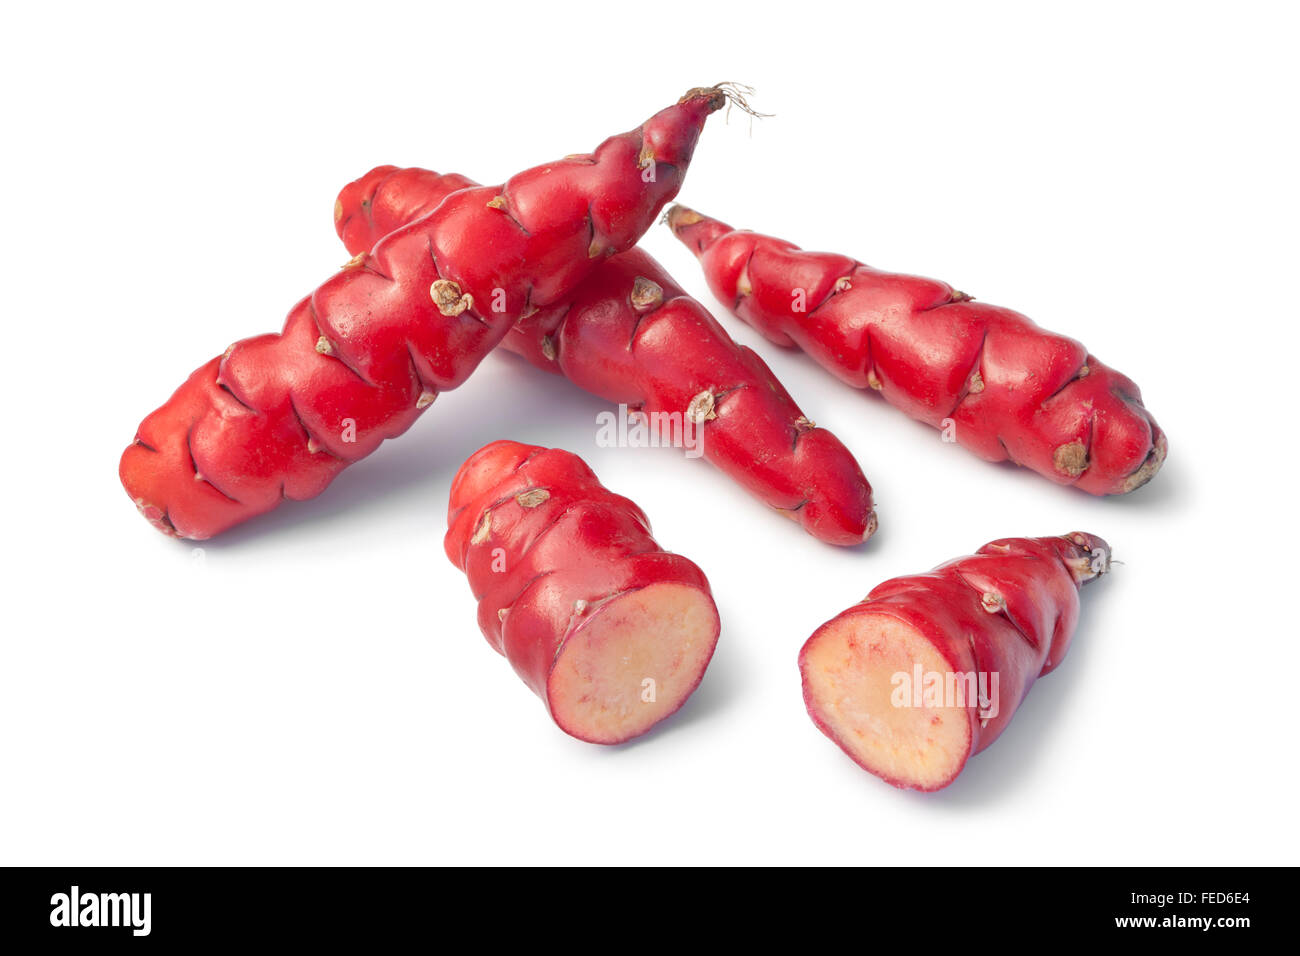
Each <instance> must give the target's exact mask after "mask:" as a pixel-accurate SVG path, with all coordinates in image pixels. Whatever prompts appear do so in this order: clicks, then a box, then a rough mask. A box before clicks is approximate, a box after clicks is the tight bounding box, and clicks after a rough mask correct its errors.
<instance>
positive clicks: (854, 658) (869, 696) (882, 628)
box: [799, 611, 972, 790]
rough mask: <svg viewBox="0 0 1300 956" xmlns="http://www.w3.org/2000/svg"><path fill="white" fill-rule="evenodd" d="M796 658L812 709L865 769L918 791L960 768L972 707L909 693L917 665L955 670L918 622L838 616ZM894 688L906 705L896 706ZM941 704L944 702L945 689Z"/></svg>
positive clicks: (880, 616) (948, 778)
mask: <svg viewBox="0 0 1300 956" xmlns="http://www.w3.org/2000/svg"><path fill="white" fill-rule="evenodd" d="M799 664H800V671H801V672H802V674H803V688H804V701H805V703H806V704H807V706H808V712H809V714H810V715H811V716H812V718H813V720H814V722H816V724H817V726H818V727H819V728H820V729H821V731H822V732H823V733H824V734H826V736H828V737H830V738H831V739H832V740H834V741H835V742H836V743H837V744H839V746H840V748H841V749H843V750H844V752H845V753H847V754H848V755H849V756H850V757H852V758H853V759H854V760H855V761H857V763H858V764H860V765H861V766H862V767H864V768H865V769H867V770H869V771H871V772H872V773H874V774H876V775H877V776H879V777H881V778H883V779H884V780H886V781H888V782H889V783H892V784H893V785H894V786H897V787H905V788H910V789H916V790H937V789H939V788H940V787H943V786H946V785H947V784H949V783H950V782H952V780H953V778H955V777H956V776H957V774H958V773H960V772H961V769H962V767H963V766H964V765H965V763H966V758H967V757H968V756H969V755H970V749H971V735H972V734H971V717H970V709H969V708H968V707H946V706H925V705H924V701H923V703H922V705H921V706H917V705H916V703H915V699H914V698H913V697H912V696H911V695H910V694H905V692H906V691H915V688H914V686H913V685H914V684H915V680H914V676H915V673H916V665H917V664H920V667H921V672H922V674H928V673H937V674H940V675H944V677H945V678H946V676H947V675H948V674H949V672H951V671H952V670H953V667H952V665H951V664H950V663H949V662H948V660H947V659H946V658H945V657H944V656H943V654H941V653H940V651H939V650H938V649H937V648H936V647H935V646H934V644H933V643H932V642H931V641H930V640H928V639H927V638H926V637H925V636H924V635H923V634H922V633H921V632H920V631H918V630H917V629H916V628H915V627H913V626H912V625H910V624H907V623H905V622H903V621H901V620H899V619H898V618H895V617H893V616H891V615H888V614H882V613H879V612H872V611H863V612H861V613H858V614H852V615H848V616H845V617H841V618H839V619H837V620H835V621H832V622H830V623H829V624H826V625H825V626H823V627H822V628H821V629H820V630H819V631H818V632H817V633H816V634H815V635H813V637H812V638H811V639H810V640H809V641H808V644H807V645H806V646H805V648H804V650H803V653H802V654H801V655H800V662H799ZM896 674H906V675H907V681H908V683H901V682H898V681H895V675H896ZM900 685H901V687H902V688H903V689H902V690H900ZM922 690H923V688H922ZM896 694H897V695H904V696H905V697H906V701H907V703H908V704H909V706H898V705H896V700H895V697H896ZM932 703H933V702H932ZM937 703H938V704H943V703H945V701H944V700H943V699H942V695H941V696H940V699H939V701H937Z"/></svg>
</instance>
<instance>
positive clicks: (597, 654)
mask: <svg viewBox="0 0 1300 956" xmlns="http://www.w3.org/2000/svg"><path fill="white" fill-rule="evenodd" d="M719 626H720V625H719V621H718V612H717V609H716V607H715V606H714V603H713V600H712V598H710V597H709V595H708V594H707V593H705V592H704V591H701V590H700V589H699V588H696V587H692V586H690V585H686V584H678V583H675V582H666V583H660V584H651V585H649V586H647V587H644V588H641V589H640V590H638V591H633V592H630V593H628V594H622V595H619V596H618V597H616V598H613V599H612V600H610V601H607V602H605V603H604V604H602V605H601V606H600V607H599V608H598V609H596V610H595V611H594V612H592V613H591V616H590V618H589V619H588V620H586V621H584V622H583V623H582V624H581V625H580V626H579V627H578V628H577V630H575V631H574V633H573V634H572V635H571V636H570V637H569V639H568V640H567V641H566V642H565V643H564V646H563V647H562V648H561V650H560V653H559V656H558V657H557V659H556V661H555V666H554V668H553V669H552V670H551V674H550V678H549V679H548V681H547V688H546V695H547V705H548V706H549V707H550V709H551V716H552V717H553V718H554V719H555V722H556V723H557V724H559V726H560V727H561V728H562V729H563V730H564V731H565V732H566V733H569V734H572V735H573V736H575V737H577V738H579V739H581V740H586V741H590V742H592V743H600V744H616V743H622V742H623V741H625V740H630V739H631V738H633V737H636V736H639V735H641V734H643V733H645V732H646V731H647V730H649V729H650V728H651V727H653V726H654V725H655V724H657V723H659V721H661V720H663V719H664V718H665V717H668V716H670V715H672V714H673V713H674V712H675V711H676V710H677V709H678V708H679V707H681V706H682V704H683V703H685V702H686V698H687V697H689V696H690V695H691V692H692V691H694V690H695V688H696V686H697V685H698V684H699V682H700V679H701V678H702V677H703V676H704V671H705V668H707V667H708V666H709V660H710V658H712V656H713V649H714V647H715V646H716V645H717V643H718V631H719Z"/></svg>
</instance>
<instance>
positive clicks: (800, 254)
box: [668, 206, 1167, 495]
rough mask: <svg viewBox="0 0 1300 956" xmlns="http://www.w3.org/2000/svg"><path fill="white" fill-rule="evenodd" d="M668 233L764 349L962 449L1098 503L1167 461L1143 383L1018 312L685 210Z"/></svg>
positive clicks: (672, 217) (678, 211)
mask: <svg viewBox="0 0 1300 956" xmlns="http://www.w3.org/2000/svg"><path fill="white" fill-rule="evenodd" d="M668 223H669V225H670V227H671V228H672V230H673V233H674V234H675V235H676V236H677V237H678V238H679V239H681V240H682V242H683V243H685V245H686V246H687V248H689V249H690V250H691V251H692V252H694V253H695V255H696V256H697V257H698V258H699V260H700V264H701V265H702V266H703V267H704V275H705V277H706V279H707V280H708V283H709V287H710V288H711V289H712V290H713V294H714V295H716V296H717V297H718V298H719V299H720V300H721V301H723V302H726V303H728V304H729V305H730V306H731V307H732V311H733V312H735V314H736V315H737V316H739V317H740V318H741V319H743V320H744V321H746V322H748V323H749V324H750V325H752V326H753V327H754V328H756V329H758V331H759V332H761V333H762V334H763V335H764V336H766V337H767V338H768V339H769V340H771V341H772V342H775V343H776V344H777V345H781V346H798V347H799V348H801V349H803V350H804V351H805V352H807V353H808V354H809V355H811V356H812V357H813V358H814V359H816V361H817V362H818V363H820V364H821V365H822V367H823V368H825V369H827V370H828V371H830V372H831V373H832V374H834V375H836V376H838V377H839V378H841V379H843V380H844V381H846V382H848V383H849V384H850V385H853V386H854V387H856V388H870V389H874V390H876V391H879V392H880V393H881V394H882V395H883V396H884V398H885V400H886V401H887V402H889V403H890V404H891V405H893V406H894V407H895V408H898V409H901V410H902V411H904V412H906V413H907V414H908V415H910V416H912V417H913V418H916V419H919V420H920V421H923V422H926V423H927V424H929V425H932V426H934V427H935V428H943V427H945V422H951V423H952V424H953V429H952V433H953V436H954V437H955V439H956V441H957V442H958V443H959V444H961V445H964V446H965V447H966V448H968V449H970V450H971V451H973V452H974V453H975V454H977V455H979V456H980V457H981V458H984V459H986V460H987V461H1006V460H1010V461H1013V462H1015V463H1016V464H1018V465H1023V466H1024V467H1026V468H1030V469H1032V470H1034V471H1036V472H1038V473H1039V474H1040V475H1043V476H1044V477H1046V478H1049V479H1051V480H1052V481H1054V482H1057V483H1058V484H1063V485H1073V486H1074V487H1076V488H1079V489H1082V490H1083V491H1086V492H1088V493H1089V494H1094V495H1111V494H1124V493H1126V492H1129V491H1132V490H1134V489H1135V488H1138V487H1140V486H1141V485H1143V484H1145V483H1146V482H1147V481H1149V480H1150V479H1151V477H1152V476H1153V475H1155V473H1156V471H1158V470H1159V468H1160V465H1161V464H1162V463H1163V461H1164V458H1165V452H1166V448H1167V445H1166V440H1165V435H1164V433H1163V432H1162V431H1161V430H1160V427H1159V426H1158V425H1157V424H1156V423H1155V419H1153V418H1152V417H1151V414H1150V413H1149V412H1148V411H1147V410H1146V409H1145V408H1144V407H1143V405H1142V397H1141V393H1140V392H1139V391H1138V388H1137V386H1136V385H1134V384H1133V382H1132V381H1130V380H1129V379H1128V378H1126V377H1125V376H1123V375H1121V374H1120V373H1119V372H1116V371H1115V370H1114V369H1112V368H1110V367H1109V366H1106V365H1103V364H1102V363H1101V362H1100V361H1098V360H1097V359H1096V358H1095V357H1094V356H1092V355H1090V354H1089V353H1088V351H1087V349H1085V348H1084V347H1083V346H1082V345H1080V344H1079V343H1078V342H1076V341H1074V340H1073V339H1068V338H1065V337H1064V336H1061V335H1056V334H1055V333H1052V332H1048V331H1045V330H1044V329H1041V328H1039V327H1038V326H1037V325H1035V324H1034V323H1033V322H1031V321H1030V320H1029V319H1028V318H1026V317H1025V316H1023V315H1021V314H1020V313H1018V312H1013V311H1012V310H1010V309H1005V308H1001V307H999V306H994V305H986V304H984V303H982V302H975V301H973V300H972V299H971V298H970V297H969V296H967V295H965V294H964V293H961V292H956V291H954V290H953V288H952V287H951V286H949V285H947V284H946V283H944V282H939V281H937V280H935V279H925V278H921V277H918V276H908V275H901V274H898V273H892V272H882V271H880V270H878V269H873V268H871V267H870V266H868V265H866V264H864V263H861V262H858V261H857V260H855V259H851V258H849V257H848V256H842V255H836V254H834V253H828V252H806V251H803V250H801V249H799V248H798V247H797V246H795V245H793V244H792V243H789V242H785V241H783V240H780V239H774V238H772V237H771V236H763V235H759V234H757V233H753V232H747V231H737V230H734V229H732V227H730V226H728V225H726V224H725V223H722V222H719V221H718V220H716V219H710V218H708V217H707V216H701V215H700V214H699V213H696V212H694V211H693V210H690V209H686V208H685V207H682V206H674V207H673V208H672V209H671V210H669V213H668ZM795 290H803V293H804V295H803V296H802V302H800V301H799V299H798V298H796V295H795ZM800 305H802V306H803V310H802V311H796V309H797V307H798V306H800Z"/></svg>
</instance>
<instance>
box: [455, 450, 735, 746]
mask: <svg viewBox="0 0 1300 956" xmlns="http://www.w3.org/2000/svg"><path fill="white" fill-rule="evenodd" d="M539 489H540V490H541V492H542V494H543V495H544V496H545V497H543V500H541V501H540V502H534V501H530V500H529V499H528V498H527V497H526V495H527V494H529V493H532V494H534V495H536V494H538V492H539ZM520 496H525V497H523V498H522V499H521V497H520ZM447 524H448V530H447V537H446V539H445V540H444V546H445V548H446V551H447V557H448V558H450V559H451V562H452V564H454V565H456V567H458V568H460V569H461V570H462V571H464V572H465V574H466V575H467V576H468V578H469V584H470V588H471V590H472V591H473V592H474V597H475V599H476V600H477V601H478V602H479V610H478V623H479V628H480V629H481V630H482V632H483V634H484V636H485V637H486V638H487V640H488V643H489V644H491V645H492V647H493V648H495V649H496V650H497V651H498V652H499V653H501V654H503V655H504V656H505V657H506V658H507V659H508V660H509V661H510V663H511V665H512V666H513V667H514V669H515V672H516V673H518V674H519V676H520V677H521V678H523V680H524V683H526V684H527V685H528V686H529V687H530V688H532V690H533V692H534V693H536V694H537V695H538V696H539V697H541V698H542V700H543V701H544V702H545V703H546V705H547V708H548V710H550V709H551V698H550V695H549V693H548V690H549V688H548V680H549V678H550V677H551V673H552V669H553V667H554V666H555V664H556V661H557V659H558V658H559V654H560V651H561V649H562V647H563V646H564V644H565V642H566V641H568V640H569V639H570V638H571V637H572V636H573V634H574V633H575V631H576V630H577V629H578V628H579V627H581V626H582V625H583V624H584V623H586V620H588V619H590V618H591V617H592V616H593V615H595V614H596V613H597V612H598V610H599V609H600V607H601V604H602V602H605V601H607V600H608V599H610V598H612V597H616V596H621V595H624V594H626V593H628V592H632V591H635V590H637V589H640V588H644V587H646V586H648V585H651V584H658V583H663V582H674V583H678V584H682V585H686V586H688V587H692V588H697V589H699V590H700V591H701V592H702V593H703V594H704V595H705V596H706V597H707V599H708V602H709V604H710V605H711V606H712V595H711V592H710V590H709V583H708V580H707V579H706V578H705V576H704V572H702V571H701V570H700V569H699V568H698V567H697V566H696V565H695V564H694V563H693V562H691V561H689V560H687V559H686V558H684V557H682V556H681V555H677V554H673V553H671V552H668V551H664V550H663V549H662V548H660V546H659V544H658V543H657V542H656V541H655V539H654V538H653V537H651V534H650V522H649V520H648V519H647V518H646V516H645V513H644V512H643V511H642V510H641V509H640V508H639V507H637V505H636V504H634V503H633V502H632V501H630V500H628V499H627V498H624V497H623V496H622V495H616V494H614V493H613V492H611V491H609V490H608V489H606V488H605V487H604V486H603V485H601V483H600V481H599V480H598V479H597V478H596V476H595V474H594V473H593V472H592V471H591V469H590V468H589V467H588V466H587V464H586V462H584V461H583V460H582V459H581V458H579V457H578V456H577V455H574V454H573V453H571V452H567V451H564V450H562V449H557V448H550V449H548V448H542V447H540V446H537V445H525V444H521V443H519V442H514V441H496V442H492V443H491V444H489V445H485V446H484V447H483V448H480V449H479V450H478V451H477V452H475V453H474V454H473V455H471V456H470V457H469V459H468V460H467V461H466V462H465V464H464V465H462V466H461V468H460V471H458V472H457V473H456V477H455V478H454V479H453V481H452V486H451V497H450V501H449V504H448V508H447ZM503 569H504V570H503ZM716 614H717V610H716V607H714V617H715V621H714V628H713V642H714V643H716V641H717V636H718V627H717V622H716ZM711 653H712V651H711V650H710V654H711ZM706 663H707V659H706ZM702 675H703V671H702V670H701V672H700V676H702ZM698 682H699V679H698V678H696V680H695V681H694V683H693V684H692V685H691V690H694V686H695V685H696V684H698ZM687 696H689V694H687ZM683 700H685V698H683ZM552 716H553V717H555V719H556V722H557V723H559V724H560V727H561V728H562V729H564V730H566V732H569V733H574V731H573V730H572V729H571V728H568V727H566V726H565V725H564V724H563V723H562V722H561V721H560V719H559V717H558V716H556V715H555V713H554V712H553V711H552ZM664 716H668V714H664ZM583 739H591V738H583ZM594 742H597V743H617V742H619V741H618V740H610V739H603V740H595V741H594Z"/></svg>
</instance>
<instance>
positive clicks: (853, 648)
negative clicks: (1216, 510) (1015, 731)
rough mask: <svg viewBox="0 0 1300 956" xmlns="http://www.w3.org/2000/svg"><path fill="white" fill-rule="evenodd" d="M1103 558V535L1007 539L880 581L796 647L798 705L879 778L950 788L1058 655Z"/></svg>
mask: <svg viewBox="0 0 1300 956" xmlns="http://www.w3.org/2000/svg"><path fill="white" fill-rule="evenodd" d="M1109 567H1110V547H1109V545H1107V544H1106V542H1105V541H1103V540H1102V539H1101V538H1098V537H1095V536H1094V535H1090V534H1080V533H1075V534H1068V535H1065V536H1063V537H1059V538H1003V539H1002V540H1000V541H994V542H992V543H990V544H986V545H985V546H984V547H982V548H980V549H979V551H977V552H976V553H975V554H974V555H971V556H969V557H964V558H959V559H957V560H955V561H950V562H948V563H947V564H942V565H940V566H939V567H937V568H935V569H934V570H933V571H931V572H929V573H927V574H916V575H911V576H908V577H900V578H894V579H893V580H891V581H886V582H885V583H883V584H881V585H879V586H878V587H877V588H876V589H875V590H873V591H872V592H871V593H870V594H869V595H867V597H866V598H865V599H864V600H863V601H862V602H861V603H859V604H857V605H854V606H853V607H851V608H849V609H848V610H847V611H845V612H843V613H842V614H840V615H839V616H837V617H835V618H833V619H832V620H830V621H828V622H827V623H826V624H823V625H822V626H821V627H819V628H818V629H817V631H816V632H815V633H814V634H813V635H812V637H810V638H809V639H808V642H807V643H806V644H804V646H803V650H802V651H801V652H800V654H799V670H800V672H801V673H802V675H803V696H804V704H805V705H806V706H807V708H808V713H809V715H810V716H811V717H812V719H813V722H814V723H815V724H816V725H817V726H818V727H819V728H820V729H821V731H822V733H824V734H825V735H826V736H827V737H829V738H830V739H831V740H833V741H835V743H837V744H838V745H839V746H840V748H841V749H842V750H843V751H844V752H845V753H846V754H848V755H849V756H850V757H852V758H853V759H854V760H855V761H857V763H858V764H859V765H860V766H862V767H863V768H865V769H867V770H869V771H871V772H872V773H874V774H875V775H876V776H878V777H880V778H882V779H883V780H885V781H886V782H888V783H891V784H893V785H894V786H896V787H902V788H906V789H915V790H938V789H940V788H941V787H946V786H947V785H948V784H950V783H952V781H953V780H954V779H955V778H956V777H957V775H958V774H959V773H961V770H962V768H963V767H964V766H965V765H966V761H967V759H968V758H969V757H970V756H971V755H972V754H976V753H979V752H980V751H981V750H983V749H984V748H985V747H987V746H988V745H989V744H991V743H993V741H994V740H996V739H997V737H998V735H999V734H1001V733H1002V731H1003V730H1005V729H1006V726H1007V724H1008V723H1009V722H1010V720H1011V717H1012V715H1013V714H1014V713H1015V712H1016V708H1017V707H1019V706H1020V703H1021V701H1023V700H1024V698H1025V694H1027V693H1028V692H1029V688H1030V686H1031V685H1032V684H1033V683H1034V681H1035V680H1036V679H1037V678H1039V677H1041V676H1042V675H1043V674H1046V673H1048V672H1049V671H1051V670H1052V669H1053V668H1055V667H1056V666H1057V665H1059V664H1060V663H1061V659H1062V658H1063V657H1065V652H1066V651H1067V650H1068V649H1069V646H1070V638H1071V637H1072V636H1073V635H1074V629H1075V625H1076V624H1077V623H1078V620H1079V588H1080V587H1081V586H1082V585H1083V584H1084V583H1086V582H1088V581H1091V580H1092V579H1093V578H1095V577H1097V576H1098V575H1101V574H1104V573H1105V572H1106V571H1107V570H1108V569H1109Z"/></svg>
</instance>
